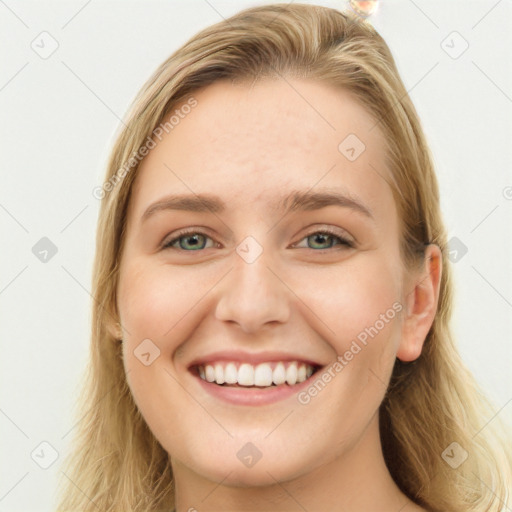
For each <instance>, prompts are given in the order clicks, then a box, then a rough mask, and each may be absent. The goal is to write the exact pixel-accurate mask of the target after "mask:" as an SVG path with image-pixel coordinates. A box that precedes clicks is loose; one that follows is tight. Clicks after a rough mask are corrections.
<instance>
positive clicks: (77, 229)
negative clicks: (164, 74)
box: [0, 0, 512, 512]
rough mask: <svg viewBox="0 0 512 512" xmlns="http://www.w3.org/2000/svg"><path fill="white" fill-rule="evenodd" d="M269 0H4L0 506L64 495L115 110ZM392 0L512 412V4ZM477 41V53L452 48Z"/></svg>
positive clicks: (465, 345)
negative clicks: (200, 36)
mask: <svg viewBox="0 0 512 512" xmlns="http://www.w3.org/2000/svg"><path fill="white" fill-rule="evenodd" d="M262 3H264V2H247V1H243V2H242V1H237V2H235V1H218V0H209V1H206V0H204V1H203V0H196V1H187V2H185V1H182V2H171V1H167V2H127V1H118V2H102V1H100V0H95V1H90V0H89V1H80V2H75V1H69V2H38V3H36V2H21V1H13V0H5V1H2V0H0V27H1V34H2V40H1V43H0V48H1V49H0V51H1V52H2V54H1V55H2V61H1V62H2V65H1V67H0V106H1V109H2V110H1V117H0V119H1V122H0V129H1V134H0V138H1V141H2V151H1V153H0V159H1V166H0V168H1V172H2V185H1V188H0V219H1V237H2V246H3V252H2V267H1V268H2V271H1V274H0V307H1V312H2V317H1V318H2V320H1V322H0V330H1V340H2V357H1V358H0V365H1V366H0V371H1V373H0V375H1V383H0V384H1V387H0V436H1V447H2V454H1V470H0V512H7V511H9V512H16V511H23V512H29V511H43V510H52V507H53V506H54V496H53V494H54V489H55V485H56V481H57V476H58V473H59V470H60V468H59V463H60V462H61V461H62V458H63V454H64V453H65V452H66V449H67V448H68V443H69V440H70V438H71V433H72V429H73V418H72V416H71V409H72V407H73V404H74V402H75V398H76V392H77V389H78V385H79V379H80V376H81V372H82V370H83V368H84V366H85V363H86V359H87V354H88V343H89V331H90V326H89V322H90V302H91V300H90V295H89V290H90V279H91V270H92V261H93V255H94V236H95V224H96V219H97V213H98V206H99V202H98V201H97V200H96V199H95V198H94V197H93V196H92V189H93V188H94V187H95V186H97V185H99V184H100V183H101V181H102V178H103V175H104V172H105V163H106V158H107V155H108V151H109V148H110V146H111V144H112V141H113V137H114V133H115V132H116V131H117V129H118V125H119V118H121V117H122V116H123V115H124V113H125V111H126V109H127V107H128V105H129V103H130V102H131V100H132V99H133V97H134V95H135V94H136V92H137V91H138V89H139V88H140V86H142V84H143V82H144V81H145V80H146V79H147V78H148V77H149V76H150V74H151V73H152V72H153V70H154V69H155V68H156V67H157V65H159V64H160V63H161V62H162V61H163V60H164V59H165V58H166V57H167V56H168V55H169V54H170V53H171V52H172V51H174V50H175V49H176V48H178V46H180V45H181V44H182V43H184V42H185V41H186V40H187V39H188V38H189V37H191V36H192V35H194V34H195V33H196V32H197V31H198V30H199V29H201V28H203V27H206V26H208V25H210V24H212V23H215V22H217V21H220V20H221V19H222V18H226V17H228V16H230V15H232V14H234V13H235V12H237V11H238V10H240V9H241V8H244V7H249V6H253V5H258V4H262ZM308 3H320V4H322V5H326V6H330V7H337V8H343V7H344V6H345V5H346V2H343V1H330V2H308ZM381 3H382V5H381V7H380V10H379V12H378V13H377V14H376V15H374V16H373V17H372V18H371V20H372V23H373V24H374V25H375V26H376V28H377V29H378V30H379V31H380V33H381V34H382V35H383V36H384V38H385V39H386V40H387V42H388V44H389V45H390V47H391V49H392V51H393V54H394V56H395V58H396V61H397V63H398V67H399V70H400V72H401V74H402V77H403V80H404V82H405V84H406V87H407V88H408V89H409V90H410V94H411V96H412V99H413V101H414V103H415V105H416V107H417V109H418V111H419V114H420V117H421V119H422V121H423V125H424V128H425V131H426V133H427V136H428V139H429V142H430V144H431V148H432V152H433V155H434V158H435V162H436V165H437V172H438V177H439V180H440V186H441V194H442V207H443V211H444V215H445V221H446V224H447V226H448V229H449V232H450V236H453V237H457V238H458V239H459V240H460V242H462V243H463V244H464V245H465V246H466V247H467V250H468V251H467V254H465V255H463V256H462V257H461V254H462V253H461V252H460V251H459V253H458V256H457V258H458V261H457V262H456V264H455V265H454V270H455V278H456V285H457V295H456V308H455V319H454V329H455V333H456V335H457V338H458V341H459V345H460V350H461V353H462V355H463V358H464V360H465V361H466V363H467V364H468V366H469V367H470V368H471V369H472V370H473V372H474V373H475V374H476V377H477V379H478V380H479V382H480V383H481V385H482V387H483V389H484V390H485V391H486V392H487V393H488V394H489V395H490V396H491V398H492V399H493V400H494V402H495V404H496V407H497V408H499V409H501V412H500V413H499V416H500V417H508V418H510V417H511V416H512V415H511V409H512V405H511V404H510V401H511V400H512V376H511V372H510V367H511V363H512V344H511V342H510V341H511V339H512V315H511V313H512V277H511V276H512V250H511V242H510V234H511V229H510V226H511V225H512V223H511V220H512V219H511V217H512V215H511V212H512V173H511V167H512V166H511V164H512V70H511V58H512V55H511V49H512V22H511V20H512V2H511V1H510V0H500V1H496V0H491V1H481V0H480V1H468V0H458V1H453V0H452V1H449V2H447V1H446V0H439V1H432V0H428V1H427V0H424V1H420V0H416V1H415V2H413V1H408V0H394V1H393V0H388V1H385V2H381ZM43 31H47V32H48V33H49V34H51V37H53V38H54V39H55V40H56V41H57V42H58V45H59V47H58V49H57V50H56V51H55V53H53V54H52V55H51V56H49V57H48V58H47V59H43V58H41V57H40V56H39V55H38V53H36V51H34V50H33V49H32V48H31V44H33V46H37V45H38V46H39V50H38V51H39V52H43V51H47V50H48V49H49V48H51V46H50V45H51V40H50V39H49V36H39V34H40V33H41V32H43ZM454 31H456V32H458V34H459V35H457V34H453V32H454ZM43 37H44V38H46V39H44V40H42V39H41V38H43ZM464 40H465V41H467V44H469V47H468V49H467V50H466V51H465V52H464V53H462V54H461V55H460V56H458V58H453V57H456V56H457V55H458V54H459V53H460V52H461V50H463V49H464V46H465V44H466V43H464ZM33 41H34V43H32V42H33ZM443 41H444V43H443ZM43 46H44V50H43ZM450 54H451V55H450ZM42 237H48V238H49V239H50V240H51V241H52V242H53V243H54V244H55V245H56V247H57V249H58V252H57V254H56V255H55V256H53V257H52V258H51V259H49V261H47V262H46V263H43V262H41V261H40V260H39V259H38V258H36V256H35V255H34V254H33V252H32V247H33V246H34V245H35V244H36V243H37V242H38V241H39V240H40V239H41V238H42ZM454 247H455V246H454ZM454 256H455V254H454ZM489 419H490V418H489ZM43 441H46V442H48V443H50V445H51V446H52V447H53V449H54V450H56V451H57V452H58V454H59V457H58V459H57V460H56V462H55V463H54V464H52V465H51V466H50V467H49V468H48V469H42V468H41V467H40V466H39V465H38V463H39V464H43V465H45V464H49V463H50V462H51V460H52V453H53V452H52V448H50V447H49V446H48V445H43V446H39V445H40V443H41V442H43ZM33 450H36V451H35V453H34V455H33V457H34V458H31V453H32V452H33ZM36 461H37V463H36Z"/></svg>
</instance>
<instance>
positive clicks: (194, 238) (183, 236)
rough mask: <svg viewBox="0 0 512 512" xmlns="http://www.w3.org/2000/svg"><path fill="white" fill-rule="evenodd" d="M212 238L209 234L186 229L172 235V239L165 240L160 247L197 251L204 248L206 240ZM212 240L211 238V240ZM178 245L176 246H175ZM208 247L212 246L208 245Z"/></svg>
mask: <svg viewBox="0 0 512 512" xmlns="http://www.w3.org/2000/svg"><path fill="white" fill-rule="evenodd" d="M208 239H209V240H212V239H211V238H210V237H209V236H207V235H205V234H204V233H200V232H199V231H186V232H182V233H180V234H179V235H178V236H176V237H174V238H173V239H172V240H169V241H168V242H166V243H165V244H164V245H163V247H162V249H170V248H173V249H178V250H180V249H181V250H183V251H187V252H191V251H199V250H201V249H206V248H207V247H206V246H205V243H206V240H208ZM212 242H213V240H212ZM176 245H178V247H176ZM210 247H213V245H212V246H210Z"/></svg>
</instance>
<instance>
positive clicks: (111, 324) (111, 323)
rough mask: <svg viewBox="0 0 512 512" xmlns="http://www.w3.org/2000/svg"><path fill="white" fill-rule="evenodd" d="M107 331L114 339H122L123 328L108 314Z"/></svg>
mask: <svg viewBox="0 0 512 512" xmlns="http://www.w3.org/2000/svg"><path fill="white" fill-rule="evenodd" d="M107 331H108V333H109V334H110V335H111V336H112V337H113V338H114V339H116V340H118V341H120V340H122V339H123V330H122V328H121V324H120V323H118V322H116V321H115V320H114V319H113V318H112V317H110V316H109V318H108V320H107Z"/></svg>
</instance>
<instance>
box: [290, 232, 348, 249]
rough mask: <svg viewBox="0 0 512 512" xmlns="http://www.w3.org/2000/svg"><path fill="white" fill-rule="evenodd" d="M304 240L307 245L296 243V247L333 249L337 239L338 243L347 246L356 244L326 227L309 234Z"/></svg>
mask: <svg viewBox="0 0 512 512" xmlns="http://www.w3.org/2000/svg"><path fill="white" fill-rule="evenodd" d="M302 240H306V241H307V242H306V243H307V246H306V247H304V246H302V247H301V246H299V245H297V244H296V245H295V247H299V248H305V249H314V250H325V249H331V248H333V247H334V245H335V241H336V240H337V241H338V242H339V243H338V245H341V246H345V247H347V248H348V247H354V244H353V243H352V242H351V241H349V240H347V239H346V238H344V237H342V236H340V235H339V234H337V233H335V232H334V231H331V230H329V229H324V230H322V231H315V232H313V233H311V234H309V235H307V236H306V237H305V238H303V239H302Z"/></svg>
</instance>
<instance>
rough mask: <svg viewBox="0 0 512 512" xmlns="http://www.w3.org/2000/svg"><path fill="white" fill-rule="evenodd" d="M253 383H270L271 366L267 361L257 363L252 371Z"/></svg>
mask: <svg viewBox="0 0 512 512" xmlns="http://www.w3.org/2000/svg"><path fill="white" fill-rule="evenodd" d="M254 384H255V385H256V386H271V385H272V368H270V365H269V364H267V363H263V364H259V365H258V366H256V370H255V371H254Z"/></svg>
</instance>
